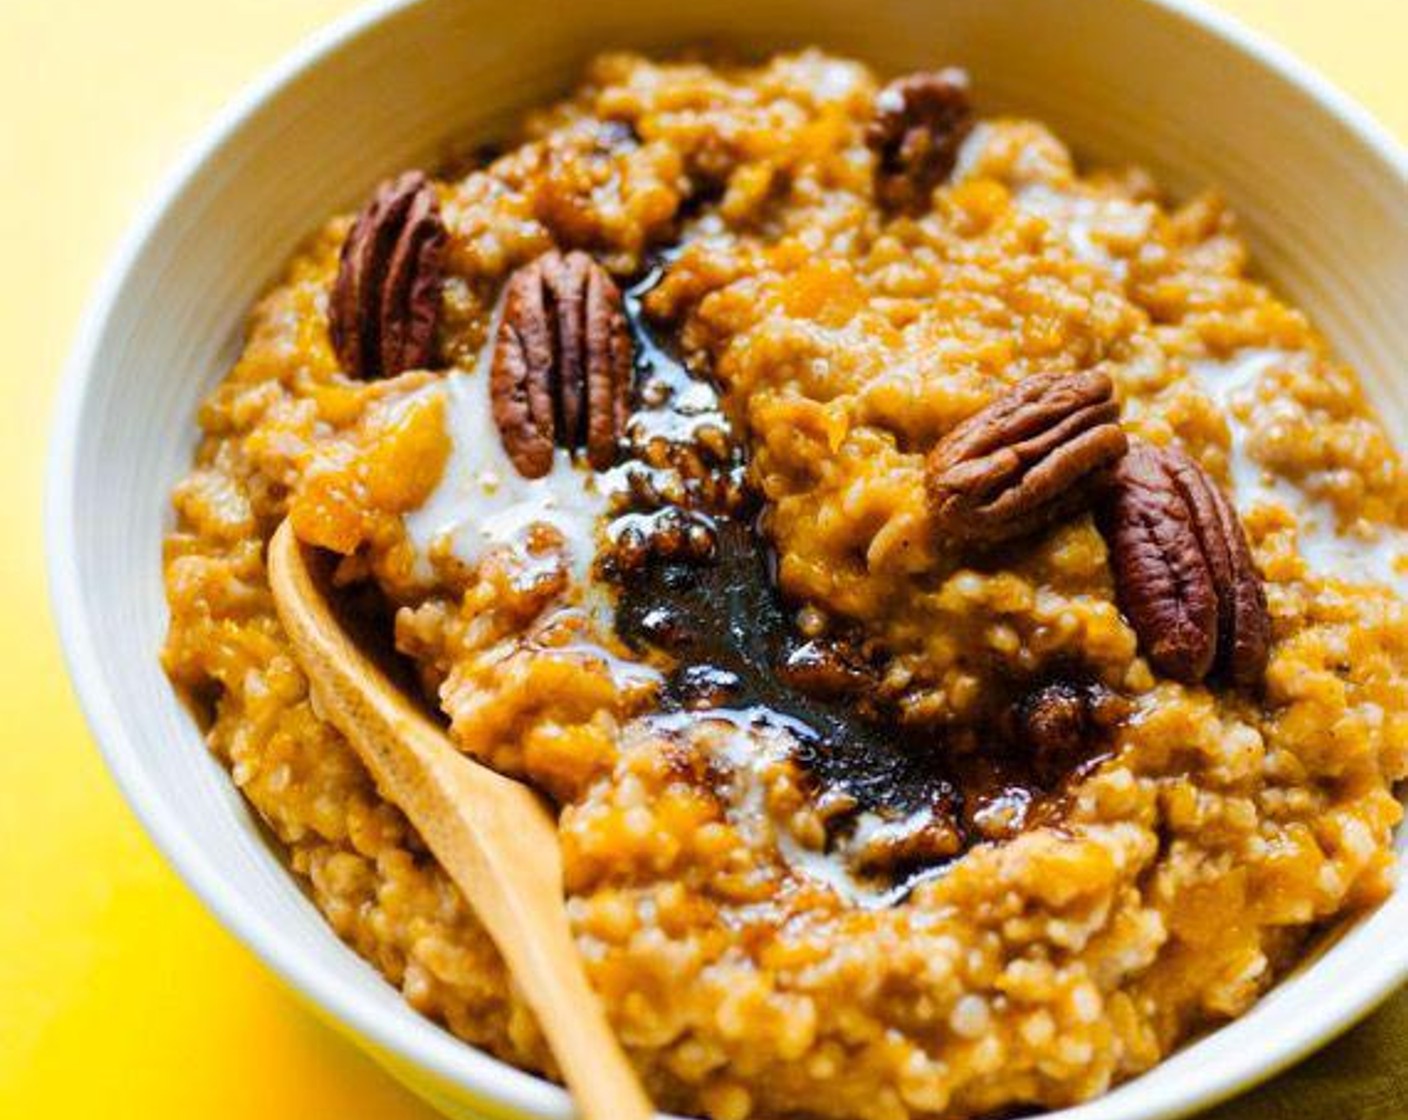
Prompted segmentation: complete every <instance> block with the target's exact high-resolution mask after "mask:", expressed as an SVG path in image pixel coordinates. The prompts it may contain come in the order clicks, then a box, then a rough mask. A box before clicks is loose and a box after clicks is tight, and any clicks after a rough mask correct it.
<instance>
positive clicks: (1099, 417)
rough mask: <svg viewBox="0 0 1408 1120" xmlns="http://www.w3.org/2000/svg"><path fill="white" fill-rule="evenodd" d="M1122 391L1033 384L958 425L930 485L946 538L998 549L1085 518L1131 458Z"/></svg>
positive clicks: (1091, 376)
mask: <svg viewBox="0 0 1408 1120" xmlns="http://www.w3.org/2000/svg"><path fill="white" fill-rule="evenodd" d="M1125 445H1126V444H1125V435H1124V431H1123V429H1121V428H1120V426H1119V404H1118V403H1117V402H1116V401H1115V399H1114V386H1113V385H1112V384H1111V382H1110V379H1109V378H1108V377H1107V376H1106V375H1105V374H1103V373H1099V372H1097V371H1094V370H1090V371H1086V372H1084V373H1077V374H1059V373H1043V374H1034V375H1033V376H1031V377H1028V378H1025V379H1024V380H1022V381H1020V382H1018V383H1017V384H1016V385H1015V386H1013V387H1012V388H1011V389H1009V390H1007V392H1005V393H1003V394H1002V395H1001V396H999V397H997V399H995V400H994V401H992V403H991V404H989V405H988V406H987V407H986V408H983V409H981V410H980V411H978V412H976V413H974V414H973V415H972V416H970V417H968V419H967V420H964V421H963V422H962V423H960V424H958V425H957V426H956V427H955V428H953V430H952V431H950V432H949V433H948V434H947V435H946V436H944V438H943V439H941V440H940V441H939V442H938V443H937V444H936V445H935V446H934V449H933V450H932V451H931V452H930V453H929V458H928V461H927V463H926V464H925V482H926V485H927V488H928V492H929V506H930V509H931V510H932V512H933V517H934V523H935V525H936V526H937V527H938V529H939V530H940V532H942V533H944V534H946V535H947V536H949V537H951V538H953V539H955V540H959V541H969V542H994V541H1002V540H1007V539H1009V538H1011V537H1015V536H1020V535H1021V534H1023V533H1029V532H1031V531H1033V530H1035V529H1039V528H1041V527H1043V526H1045V525H1049V524H1050V523H1051V522H1052V521H1054V520H1056V519H1057V518H1059V517H1061V516H1064V515H1066V514H1068V513H1071V512H1073V511H1074V510H1076V509H1078V508H1080V506H1081V504H1082V503H1083V502H1084V501H1085V500H1086V499H1087V497H1088V496H1089V490H1090V486H1089V483H1090V482H1091V481H1092V480H1093V479H1094V478H1095V477H1096V475H1097V472H1099V471H1100V470H1101V469H1102V468H1104V467H1106V466H1107V465H1108V464H1110V463H1111V462H1113V461H1114V460H1116V459H1118V458H1119V457H1120V456H1121V455H1122V454H1124V450H1125Z"/></svg>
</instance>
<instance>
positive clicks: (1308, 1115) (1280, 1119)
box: [1203, 989, 1408, 1120]
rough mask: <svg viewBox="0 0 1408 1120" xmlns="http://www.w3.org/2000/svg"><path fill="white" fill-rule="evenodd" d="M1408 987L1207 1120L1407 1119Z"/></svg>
mask: <svg viewBox="0 0 1408 1120" xmlns="http://www.w3.org/2000/svg"><path fill="white" fill-rule="evenodd" d="M1405 1059H1408V989H1405V990H1404V991H1401V992H1399V993H1398V994H1397V995H1396V996H1394V997H1392V998H1391V999H1390V1000H1389V1002H1388V1003H1386V1004H1385V1005H1384V1006H1383V1007H1381V1008H1380V1009H1379V1010H1378V1012H1376V1013H1375V1014H1374V1015H1373V1016H1372V1017H1371V1018H1370V1019H1369V1020H1367V1021H1366V1022H1364V1023H1361V1024H1360V1025H1359V1026H1357V1027H1355V1028H1354V1029H1353V1030H1352V1031H1350V1032H1349V1033H1348V1034H1346V1035H1344V1036H1343V1037H1342V1038H1339V1039H1337V1040H1336V1041H1335V1042H1332V1043H1331V1044H1330V1045H1329V1046H1327V1047H1325V1049H1323V1050H1321V1051H1320V1052H1319V1053H1317V1054H1315V1055H1314V1056H1312V1057H1310V1058H1307V1059H1306V1060H1305V1061H1304V1062H1302V1063H1301V1064H1300V1065H1298V1066H1296V1067H1295V1068H1293V1069H1291V1070H1288V1071H1287V1072H1286V1073H1283V1074H1282V1075H1281V1076H1280V1077H1278V1078H1276V1079H1275V1080H1274V1081H1271V1082H1270V1083H1269V1084H1266V1085H1263V1086H1262V1087H1261V1088H1260V1089H1257V1090H1254V1091H1253V1092H1251V1093H1248V1094H1246V1095H1245V1096H1241V1097H1236V1098H1234V1099H1232V1100H1230V1101H1228V1102H1227V1103H1226V1104H1224V1105H1221V1106H1220V1107H1218V1108H1215V1109H1213V1110H1212V1111H1211V1112H1208V1113H1204V1114H1203V1120H1408V1061H1405Z"/></svg>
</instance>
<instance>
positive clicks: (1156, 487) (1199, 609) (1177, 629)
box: [1099, 443, 1271, 686]
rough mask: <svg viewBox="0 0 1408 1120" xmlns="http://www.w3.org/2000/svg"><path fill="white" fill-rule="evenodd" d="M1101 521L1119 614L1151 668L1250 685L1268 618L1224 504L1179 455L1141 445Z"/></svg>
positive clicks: (1241, 538)
mask: <svg viewBox="0 0 1408 1120" xmlns="http://www.w3.org/2000/svg"><path fill="white" fill-rule="evenodd" d="M1099 524H1100V527H1101V531H1102V532H1103V533H1104V535H1105V540H1106V543H1107V544H1108V545H1109V548H1110V562H1111V565H1112V567H1113V570H1114V576H1115V591H1116V595H1117V598H1118V600H1119V604H1120V609H1121V610H1122V611H1123V612H1124V613H1125V616H1126V617H1127V618H1128V619H1129V622H1130V625H1132V626H1133V627H1134V632H1135V634H1136V635H1138V637H1139V644H1140V645H1141V646H1142V647H1143V648H1144V651H1145V654H1146V655H1147V656H1148V658H1149V661H1150V663H1151V664H1152V665H1153V666H1154V668H1156V669H1157V670H1158V671H1159V672H1161V673H1163V674H1164V675H1165V676H1168V677H1172V678H1173V679H1175V680H1179V681H1183V682H1185V683H1190V684H1191V683H1196V682H1198V681H1201V680H1202V679H1203V678H1204V677H1205V676H1207V675H1208V673H1210V672H1212V671H1214V670H1216V671H1217V672H1219V673H1222V674H1225V675H1226V677H1227V678H1228V679H1230V680H1231V681H1232V682H1233V683H1234V684H1238V685H1244V686H1245V685H1252V684H1254V683H1256V682H1257V681H1258V680H1260V679H1261V676H1262V674H1263V672H1264V671H1265V669H1266V661H1267V656H1268V653H1269V651H1270V646H1271V619H1270V615H1269V614H1268V612H1267V609H1266V592H1265V589H1264V588H1263V587H1262V582H1261V576H1260V575H1259V574H1258V572H1257V570H1256V566H1255V564H1254V563H1253V561H1252V555H1251V549H1250V548H1249V547H1248V546H1247V538H1246V534H1245V533H1244V532H1243V530H1242V523H1241V521H1240V520H1239V519H1238V518H1237V514H1236V512H1235V511H1234V510H1233V509H1232V506H1231V504H1230V503H1229V502H1228V501H1227V498H1226V497H1225V496H1224V495H1223V494H1222V492H1221V491H1220V490H1219V489H1218V488H1217V486H1216V485H1215V484H1214V483H1213V481H1212V479H1211V478H1209V477H1208V475H1207V473H1206V472H1205V471H1204V470H1203V469H1202V467H1200V466H1198V464H1197V463H1195V462H1194V461H1193V460H1192V459H1190V458H1189V457H1188V456H1187V455H1185V454H1183V453H1182V452H1181V451H1177V450H1174V449H1172V448H1159V447H1153V446H1151V445H1149V444H1142V443H1141V444H1138V445H1136V446H1135V447H1132V448H1131V449H1130V451H1129V454H1127V455H1126V456H1125V457H1124V459H1123V460H1121V461H1120V464H1119V465H1118V466H1117V467H1116V468H1115V470H1114V471H1113V472H1112V473H1111V477H1110V485H1109V487H1108V489H1107V493H1106V497H1105V500H1104V501H1103V502H1102V506H1101V510H1100V517H1099Z"/></svg>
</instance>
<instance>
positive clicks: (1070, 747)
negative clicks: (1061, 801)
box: [1012, 680, 1129, 782]
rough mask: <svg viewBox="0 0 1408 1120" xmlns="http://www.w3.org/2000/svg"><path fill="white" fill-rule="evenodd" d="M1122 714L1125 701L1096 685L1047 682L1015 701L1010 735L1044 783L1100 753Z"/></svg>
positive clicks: (1126, 709)
mask: <svg viewBox="0 0 1408 1120" xmlns="http://www.w3.org/2000/svg"><path fill="white" fill-rule="evenodd" d="M1128 714H1129V703H1128V701H1126V700H1125V699H1124V698H1123V697H1122V696H1119V695H1118V694H1117V693H1114V692H1111V691H1110V690H1109V689H1108V688H1106V687H1105V686H1104V685H1102V684H1099V683H1098V682H1093V681H1066V680H1057V681H1049V682H1047V683H1046V684H1043V685H1041V686H1039V687H1037V688H1035V689H1033V690H1032V691H1031V692H1028V693H1027V694H1026V695H1025V696H1023V697H1022V698H1021V699H1020V700H1018V701H1017V703H1016V705H1015V706H1014V708H1013V716H1014V720H1013V723H1014V726H1013V728H1012V732H1013V735H1014V737H1015V739H1016V741H1017V744H1018V745H1019V746H1020V747H1022V748H1023V750H1024V751H1025V752H1026V753H1027V755H1028V756H1029V757H1030V758H1031V761H1032V765H1033V767H1034V768H1035V772H1036V774H1037V775H1038V777H1039V778H1041V779H1042V780H1043V781H1048V782H1049V781H1052V780H1054V779H1056V778H1059V777H1060V776H1061V775H1063V774H1067V773H1070V772H1071V771H1072V770H1074V769H1076V768H1077V767H1079V766H1080V765H1081V764H1082V763H1083V762H1085V761H1088V760H1089V759H1090V758H1091V757H1094V756H1096V755H1098V754H1099V753H1101V752H1102V751H1103V750H1104V749H1105V747H1106V746H1107V745H1108V740H1109V738H1110V733H1111V729H1112V728H1113V727H1114V725H1115V724H1117V723H1119V722H1120V720H1122V719H1124V718H1125V717H1126V716H1127V715H1128Z"/></svg>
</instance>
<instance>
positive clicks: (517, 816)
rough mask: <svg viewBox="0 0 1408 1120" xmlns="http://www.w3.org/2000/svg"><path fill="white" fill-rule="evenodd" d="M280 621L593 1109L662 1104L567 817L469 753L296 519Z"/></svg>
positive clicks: (274, 546)
mask: <svg viewBox="0 0 1408 1120" xmlns="http://www.w3.org/2000/svg"><path fill="white" fill-rule="evenodd" d="M268 564H269V580H270V585H271V587H272V588H273V591H274V599H275V603H276V605H277V607H278V612H279V618H280V621H281V622H282V623H283V625H284V629H285V630H286V631H287V632H288V635H289V638H290V640H291V641H292V642H293V645H294V648H295V650H296V651H297V653H298V657H299V663H300V665H301V667H302V668H303V671H304V672H305V673H306V674H307V676H308V679H309V682H310V686H311V689H312V695H313V697H314V699H315V700H316V701H317V706H318V710H319V712H320V714H321V715H322V716H323V718H325V719H327V720H328V721H329V722H330V723H332V725H333V726H334V727H336V728H337V729H338V730H339V731H340V732H342V734H343V735H344V736H346V738H347V740H348V741H349V742H350V743H351V745H352V747H353V749H354V750H355V751H356V753H357V755H358V757H359V758H361V760H362V762H363V763H364V764H365V765H366V767H367V769H368V770H369V771H370V772H371V774H372V777H373V778H374V779H375V780H376V783H377V786H378V788H380V789H381V791H382V793H383V795H384V796H386V798H387V799H388V800H389V801H391V802H392V803H393V804H395V805H396V806H397V808H399V809H400V810H401V811H402V813H404V814H405V816H406V818H407V819H408V820H409V821H410V822H411V824H412V825H414V826H415V828H416V830H417V831H418V832H419V833H420V835H421V838H422V839H423V840H424V841H425V843H426V846H427V847H428V848H429V849H430V851H431V852H432V853H433V854H434V856H435V858H436V859H437V860H438V861H439V862H440V865H441V866H442V867H444V868H445V870H446V872H447V873H448V874H449V876H450V878H451V879H453V880H454V882H455V884H456V886H458V887H459V888H460V891H461V892H462V893H463V894H464V896H465V898H466V900H467V901H468V902H469V904H470V906H471V907H473V909H474V912H475V914H476V916H477V917H478V918H479V920H480V921H481V922H482V923H483V925H484V928H485V929H486V930H487V931H488V932H489V936H490V937H492V938H493V940H494V943H495V945H497V946H498V949H499V952H500V953H501V954H502V955H503V957H504V960H505V962H506V963H507V965H508V967H509V972H510V973H511V975H512V976H513V979H514V982H515V983H516V984H517V985H518V987H519V989H520V990H521V991H522V992H523V995H524V998H525V999H526V1001H527V1003H528V1005H529V1006H530V1007H531V1008H532V1009H533V1013H534V1015H535V1016H536V1017H537V1020H538V1025H539V1026H540V1027H541V1029H542V1031H543V1034H544V1036H545V1037H546V1038H547V1041H548V1045H549V1046H550V1047H551V1048H552V1052H553V1056H554V1057H555V1058H556V1059H557V1062H558V1065H559V1066H560V1067H561V1068H562V1072H563V1076H564V1077H565V1079H566V1081H567V1084H568V1086H569V1088H570V1089H571V1091H572V1095H573V1097H574V1098H575V1100H576V1102H577V1105H578V1107H579V1109H580V1110H581V1114H582V1116H583V1117H584V1118H585V1120H649V1118H650V1117H651V1116H653V1115H654V1112H653V1110H652V1108H651V1105H650V1102H649V1100H648V1099H647V1098H646V1096H645V1094H644V1092H643V1091H642V1089H641V1087H640V1083H639V1082H638V1081H637V1079H636V1076H635V1072H634V1071H633V1070H632V1069H631V1066H630V1064H629V1062H628V1061H627V1060H626V1056H625V1053H624V1052H623V1051H622V1049H621V1047H620V1044H619V1043H618V1042H617V1040H616V1037H615V1035H614V1034H613V1033H612V1031H611V1027H610V1024H609V1023H608V1022H607V1020H606V1016H605V1014H604V1013H603V1012H602V1009H601V1005H600V1003H599V1002H598V1000H597V998H596V995H595V993H594V992H593V991H592V990H591V986H590V985H589V984H588V983H587V978H586V973H585V971H584V970H583V968H582V960H581V956H580V954H579V953H578V951H577V946H576V943H575V942H574V941H573V939H572V932H571V928H570V926H569V924H568V921H567V910H566V907H565V906H564V905H563V900H562V864H561V856H560V854H559V849H558V837H557V830H556V827H555V825H554V824H553V821H552V818H551V817H550V816H549V815H548V813H547V811H546V809H545V807H544V805H543V802H542V800H541V799H540V798H539V797H538V796H537V795H536V794H535V793H533V792H532V791H531V790H530V789H528V787H526V786H524V785H523V784H522V783H520V782H516V781H513V780H512V779H510V778H506V777H504V776H503V775H501V774H499V773H497V772H496V771H493V770H491V769H489V768H488V767H485V766H481V765H479V764H478V763H477V762H474V761H473V760H472V759H470V758H467V757H466V756H464V755H462V754H461V753H460V752H459V751H458V750H457V749H456V748H455V747H454V745H453V744H452V743H451V742H450V741H449V739H448V738H447V737H446V735H445V734H444V732H443V731H441V730H440V728H439V727H437V726H436V725H435V724H434V723H432V722H431V721H430V720H429V719H428V718H427V717H426V716H425V714H424V713H423V712H421V711H420V710H419V709H418V708H416V707H415V706H414V705H413V704H412V703H411V702H410V701H409V700H408V699H407V698H406V697H405V695H404V694H403V693H402V692H401V690H400V689H399V688H397V687H396V686H395V685H394V684H393V683H392V682H391V681H390V680H388V679H387V677H386V675H385V674H384V673H382V671H381V670H380V669H379V668H378V667H377V666H376V665H375V664H374V663H373V662H372V661H371V659H370V658H368V657H367V655H366V654H364V653H363V652H362V651H361V650H360V649H358V648H357V646H356V644H355V643H354V642H353V641H352V640H351V639H350V638H349V636H348V635H347V632H346V631H345V630H344V629H343V627H342V625H341V624H340V623H339V622H338V620H337V618H336V617H335V616H334V615H333V613H332V611H331V609H330V607H329V606H328V603H327V600H326V598H325V597H324V595H323V592H322V590H321V589H320V587H319V586H318V583H317V581H316V580H315V579H314V578H313V574H312V572H311V571H310V570H309V567H308V564H307V560H306V557H305V555H304V550H303V546H302V545H301V544H300V543H299V542H298V539H297V538H296V537H295V536H294V534H293V530H292V528H291V527H290V526H289V525H288V523H287V522H285V523H284V524H283V525H281V526H280V527H279V529H278V531H277V532H276V533H275V534H274V537H273V539H272V540H271V541H270V542H269V557H268Z"/></svg>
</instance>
